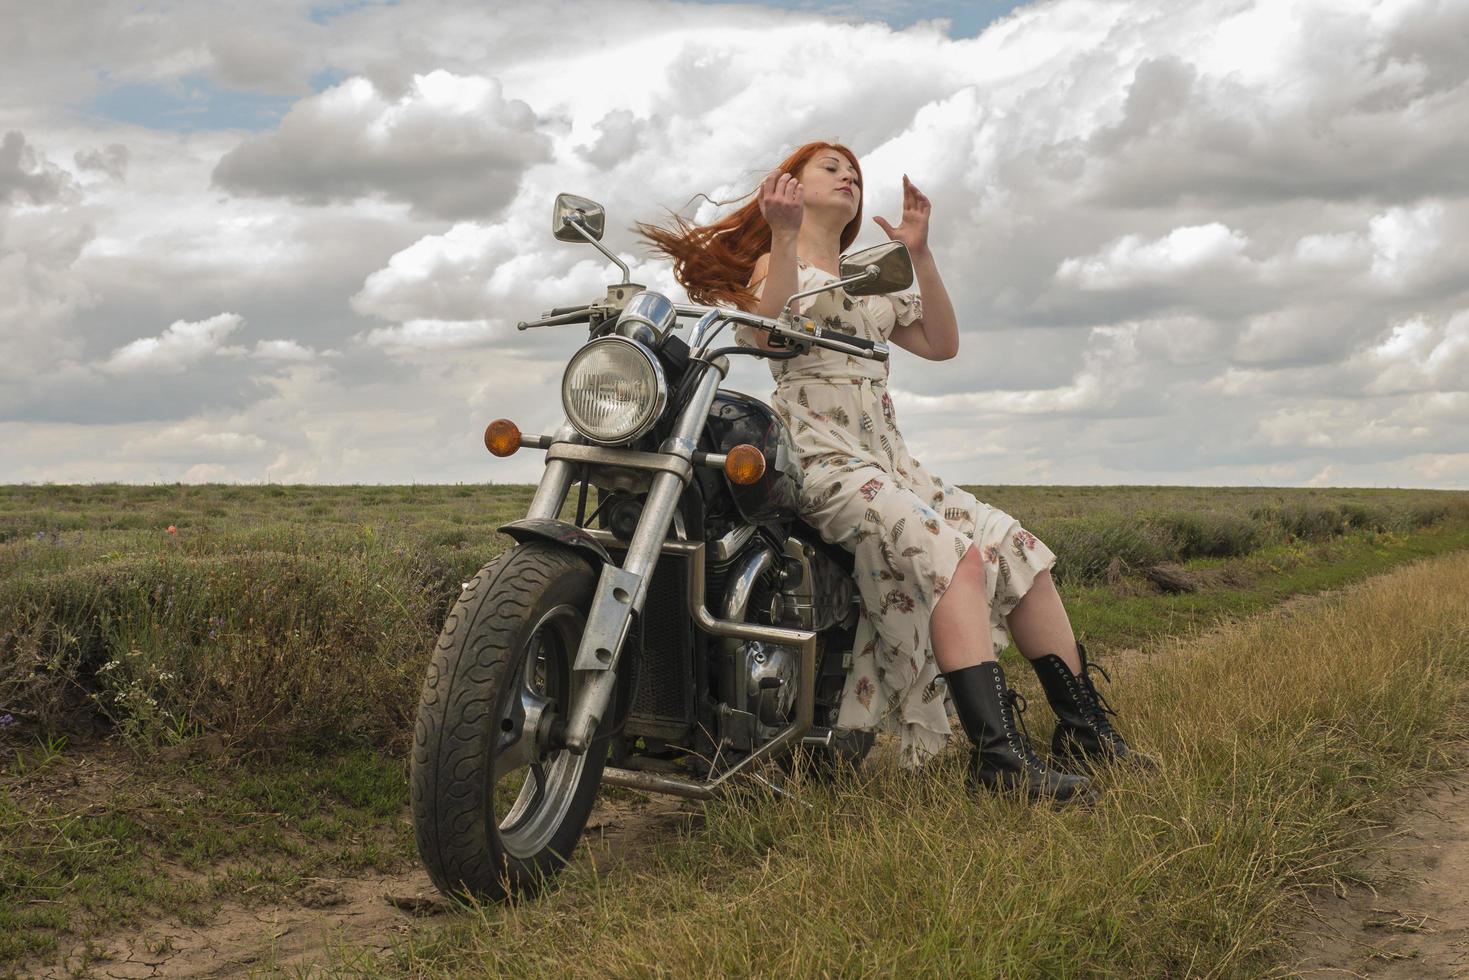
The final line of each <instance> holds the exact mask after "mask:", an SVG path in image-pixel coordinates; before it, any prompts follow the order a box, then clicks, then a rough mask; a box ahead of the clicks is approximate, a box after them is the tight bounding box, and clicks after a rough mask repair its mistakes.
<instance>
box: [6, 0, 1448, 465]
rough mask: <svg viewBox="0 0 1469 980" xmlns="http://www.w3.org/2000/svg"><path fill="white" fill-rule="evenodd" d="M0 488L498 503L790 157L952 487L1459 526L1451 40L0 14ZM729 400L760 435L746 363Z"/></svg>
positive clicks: (700, 6) (804, 17) (1380, 15)
mask: <svg viewBox="0 0 1469 980" xmlns="http://www.w3.org/2000/svg"><path fill="white" fill-rule="evenodd" d="M0 13H3V15H4V21H5V23H6V29H5V31H4V32H0V482H4V483H18V482H31V483H36V482H48V481H50V482H68V483H70V482H83V483H85V482H97V481H122V482H143V483H154V482H174V481H183V482H244V483H259V482H272V483H410V482H417V483H454V482H466V483H468V482H531V481H533V480H534V479H536V477H537V475H538V472H539V468H540V458H539V457H540V454H538V453H533V452H529V451H523V452H521V453H519V454H517V455H516V456H514V457H512V458H511V459H509V460H496V459H494V458H493V457H490V456H489V455H488V454H487V453H486V452H485V451H484V449H483V445H482V443H481V434H482V432H483V428H484V426H485V424H486V423H487V422H488V421H490V420H491V419H494V418H497V417H501V416H508V417H511V418H513V419H515V420H516V421H517V422H518V423H519V424H520V425H521V428H522V429H523V430H524V431H551V430H552V429H553V428H554V427H555V425H556V424H558V422H559V421H560V415H561V413H560V404H559V398H558V394H557V393H558V387H559V380H560V375H561V370H562V368H563V366H564V364H565V362H566V359H567V358H568V357H569V356H570V354H571V353H572V352H573V351H574V350H575V349H576V347H577V345H578V343H579V341H580V340H582V339H583V334H582V333H580V332H579V330H578V328H575V327H572V328H564V329H562V330H554V329H546V330H539V331H526V332H519V331H516V329H515V326H514V325H515V323H516V321H518V320H522V319H529V318H533V317H535V316H537V315H539V313H540V312H541V311H542V310H545V309H548V308H550V307H553V306H567V305H572V304H575V303H579V302H585V301H588V300H590V299H593V298H595V297H597V296H600V295H601V294H602V292H603V290H604V287H605V285H606V284H607V283H609V282H612V281H614V280H615V278H616V272H615V270H614V269H613V267H612V266H611V265H609V264H608V263H606V262H605V261H604V260H603V259H602V258H601V256H600V255H598V254H597V253H595V252H594V251H593V250H592V249H591V248H590V247H589V246H585V245H581V246H578V245H574V244H567V243H561V242H557V241H555V240H553V239H552V237H551V234H550V215H551V202H552V200H553V198H554V197H555V195H556V194H557V193H558V192H561V191H570V192H572V193H577V194H581V195H583V196H586V197H591V198H593V199H595V200H598V201H600V202H602V203H603V204H604V205H605V206H606V208H607V212H608V231H607V235H606V238H605V239H604V241H605V243H606V244H607V245H608V246H609V247H610V248H611V249H613V250H614V251H615V252H617V253H618V254H619V255H621V256H622V257H623V258H624V259H625V260H626V261H627V262H629V263H630V264H631V265H632V268H633V278H634V279H635V281H637V282H640V283H644V284H646V285H647V286H649V287H650V288H654V289H659V290H663V291H666V292H668V293H669V294H671V295H673V296H675V297H676V298H678V299H682V298H683V296H682V292H681V290H680V289H679V287H678V286H677V284H676V283H675V282H674V280H673V278H672V275H671V272H670V269H669V267H668V264H667V262H666V261H665V260H661V259H659V258H658V257H656V256H655V255H653V254H652V253H650V252H649V250H648V249H647V247H646V245H645V244H644V243H643V242H641V241H639V239H638V238H637V236H636V235H635V234H634V232H633V230H632V226H633V224H634V222H637V221H659V220H664V219H666V217H667V215H668V214H669V213H670V212H678V213H681V214H683V215H685V216H687V217H690V218H692V219H694V220H698V221H705V220H709V219H712V218H713V217H715V216H717V215H718V214H721V213H723V210H724V208H721V207H717V206H715V205H713V204H711V203H709V202H708V201H707V200H705V199H704V198H700V197H696V195H700V194H704V195H707V197H708V198H711V199H713V200H715V201H734V200H737V199H739V198H740V197H741V196H742V195H746V194H748V193H749V192H751V191H752V190H753V189H754V187H755V185H756V184H757V183H758V181H759V179H760V177H761V176H763V174H764V173H765V172H766V171H767V170H768V169H769V168H770V167H772V166H773V165H774V164H775V163H776V162H778V161H779V160H780V159H781V158H782V157H784V156H785V155H786V154H787V153H788V152H789V151H790V150H791V149H793V148H794V147H795V146H797V145H799V144H801V143H803V142H806V141H807V140H810V139H835V140H840V141H842V142H844V143H846V144H847V145H849V146H850V147H852V149H853V150H855V151H856V152H857V153H858V154H859V155H860V157H861V159H862V164H863V168H864V172H865V177H866V185H867V187H866V191H867V195H866V196H867V200H866V201H865V207H864V212H865V215H866V216H867V220H866V224H867V227H866V229H865V230H864V231H863V233H862V235H861V237H859V239H858V241H857V244H856V247H862V246H865V245H871V244H876V243H878V242H880V241H882V240H884V239H885V237H886V236H885V235H884V234H883V232H882V231H881V229H880V228H879V227H878V226H877V225H876V224H874V223H873V222H872V221H871V220H870V219H871V217H872V216H873V215H882V216H885V217H887V218H889V219H890V220H892V221H893V222H894V223H896V222H897V219H898V217H899V213H900V202H901V184H900V181H901V178H902V175H903V174H905V173H906V174H908V175H909V176H910V178H911V179H912V180H913V181H914V183H915V184H916V185H917V186H918V187H919V188H921V189H922V190H923V191H924V192H925V193H926V194H927V195H928V196H929V198H930V199H931V200H932V201H933V205H934V211H933V218H932V230H931V242H932V245H933V250H934V253H935V256H936V260H937V263H938V267H939V269H940V271H941V273H942V274H943V277H944V281H945V283H946V285H947V288H948V290H949V293H950V295H951V296H952V298H953V300H954V304H955V308H956V310H957V311H958V314H959V321H960V329H961V349H960V352H959V355H958V356H957V357H956V358H954V359H953V360H950V361H945V362H937V363H936V362H928V361H923V360H920V359H919V358H917V357H914V356H912V355H910V354H907V353H906V352H895V353H894V356H893V362H892V380H891V387H892V390H893V396H894V400H895V402H896V404H897V411H898V420H899V425H900V427H901V428H902V431H903V432H904V435H905V438H906V439H907V441H908V443H909V445H910V448H911V449H912V450H913V452H914V454H915V455H916V456H918V457H919V458H920V459H922V460H923V461H924V462H925V463H926V464H927V465H928V466H929V467H930V468H931V469H933V470H934V471H935V472H938V473H940V474H942V475H943V476H945V477H946V478H947V479H949V480H952V481H961V482H966V483H1024V484H1185V485H1246V486H1410V487H1446V488H1466V487H1469V166H1466V165H1465V161H1466V160H1469V2H1464V0H1206V2H1196V3H1191V2H1186V0H1182V2H1181V0H1036V2H1032V3H1026V4H1021V3H1013V2H986V0H975V2H960V0H936V2H921V0H842V2H821V0H781V2H770V3H763V4H762V3H745V4H731V3H710V2H673V0H597V2H568V0H542V2H538V3H535V4H524V3H494V2H490V3H475V4H466V3H462V2H449V0H398V2H380V0H339V2H306V0H266V2H260V3H255V4H248V5H241V4H220V3H215V2H207V0H169V2H161V0H128V2H122V0H114V2H96V0H53V2H48V3H45V4H38V3H31V2H29V0H0ZM735 360H736V361H737V362H738V363H737V364H736V367H735V370H734V371H733V373H732V375H731V378H730V380H729V385H730V386H731V387H735V388H738V389H740V390H744V391H748V392H751V393H754V394H759V395H768V393H769V391H770V388H771V381H770V377H769V374H768V372H767V371H766V369H765V367H764V366H763V365H762V364H760V363H758V362H754V361H753V359H740V358H737V359H735Z"/></svg>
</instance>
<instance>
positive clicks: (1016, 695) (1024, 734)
mask: <svg viewBox="0 0 1469 980" xmlns="http://www.w3.org/2000/svg"><path fill="white" fill-rule="evenodd" d="M1005 700H1007V701H1009V702H1010V711H1011V713H1012V714H1013V715H1014V716H1015V724H1017V725H1019V726H1020V733H1019V738H1020V749H1019V751H1020V754H1021V755H1023V756H1026V757H1028V758H1029V759H1030V761H1031V762H1032V763H1033V764H1034V765H1035V766H1036V767H1038V768H1039V769H1040V770H1041V771H1042V772H1044V771H1045V768H1046V767H1045V765H1044V764H1043V763H1042V762H1041V761H1040V757H1039V756H1037V755H1036V754H1035V751H1034V750H1033V749H1032V748H1031V747H1030V746H1031V744H1032V740H1031V737H1030V729H1029V728H1027V727H1025V709H1026V701H1025V695H1023V694H1021V693H1020V692H1019V691H1017V690H1015V689H1014V688H1013V687H1012V688H1010V689H1009V690H1008V691H1006V692H1005Z"/></svg>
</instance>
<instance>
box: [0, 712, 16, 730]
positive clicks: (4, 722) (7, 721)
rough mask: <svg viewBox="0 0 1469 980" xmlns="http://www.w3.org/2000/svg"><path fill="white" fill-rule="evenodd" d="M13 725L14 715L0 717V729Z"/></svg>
mask: <svg viewBox="0 0 1469 980" xmlns="http://www.w3.org/2000/svg"><path fill="white" fill-rule="evenodd" d="M13 724H15V715H0V728H9V727H10V726H11V725H13Z"/></svg>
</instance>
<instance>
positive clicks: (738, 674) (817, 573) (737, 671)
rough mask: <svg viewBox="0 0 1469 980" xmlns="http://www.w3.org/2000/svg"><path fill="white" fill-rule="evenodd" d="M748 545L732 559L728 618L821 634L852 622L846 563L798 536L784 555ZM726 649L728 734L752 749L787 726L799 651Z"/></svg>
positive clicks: (759, 646)
mask: <svg viewBox="0 0 1469 980" xmlns="http://www.w3.org/2000/svg"><path fill="white" fill-rule="evenodd" d="M752 545H753V546H752V547H751V548H749V549H746V550H745V551H744V552H743V553H742V554H741V555H740V556H739V557H738V558H736V559H735V560H734V561H732V562H731V563H730V565H731V568H730V570H729V577H728V585H727V586H726V588H725V602H724V613H725V616H726V617H727V618H731V619H735V618H739V619H744V618H747V617H748V619H750V620H754V621H756V622H762V623H766V624H769V625H772V626H786V627H790V628H794V629H805V630H815V631H818V632H819V631H824V630H830V629H834V628H840V627H849V626H851V625H852V623H853V622H854V621H855V619H856V617H857V612H858V609H857V590H856V585H855V583H854V582H853V581H852V577H851V575H849V574H848V573H847V571H846V570H845V569H844V568H842V567H841V566H840V565H838V564H837V563H836V562H834V561H833V560H832V559H830V558H828V557H827V556H826V555H824V554H823V553H822V552H821V551H820V550H818V549H816V548H814V547H812V546H811V545H809V544H806V543H805V542H803V541H801V540H800V539H798V538H789V539H787V540H786V542H785V546H784V549H783V551H784V554H782V555H777V554H776V553H775V551H774V550H773V549H771V548H770V547H769V546H768V545H766V544H764V543H760V542H752ZM741 583H744V584H743V585H742V584H741ZM725 651H726V656H727V657H728V659H727V660H726V661H725V663H726V665H727V667H726V669H727V670H729V671H730V673H731V674H732V675H733V678H732V680H733V685H732V687H733V690H732V691H731V692H730V693H731V694H732V698H731V700H732V703H731V704H730V707H731V708H733V709H735V710H734V711H733V712H732V713H731V714H730V715H729V716H728V718H727V720H728V722H729V723H730V726H729V729H728V731H729V733H730V734H731V735H734V738H735V741H736V742H740V743H747V747H751V748H753V747H754V746H755V745H758V744H760V743H762V742H765V741H768V740H769V739H770V738H773V737H774V736H775V735H776V734H777V733H778V732H779V731H780V730H781V729H782V728H784V727H785V726H786V725H788V724H790V719H791V717H792V713H793V712H794V710H795V706H796V695H797V690H798V688H799V684H800V679H801V678H800V653H799V651H798V650H796V649H795V648H794V647H787V646H780V645H778V644H774V643H765V642H762V641H757V640H749V641H739V640H730V641H727V642H726V646H725ZM726 676H728V675H726ZM813 682H814V679H813ZM726 690H729V689H728V688H726ZM736 732H738V733H739V734H735V733H736Z"/></svg>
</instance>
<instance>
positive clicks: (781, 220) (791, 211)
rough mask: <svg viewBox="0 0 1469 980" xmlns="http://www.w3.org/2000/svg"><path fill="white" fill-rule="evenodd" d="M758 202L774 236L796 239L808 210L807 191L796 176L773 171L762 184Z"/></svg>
mask: <svg viewBox="0 0 1469 980" xmlns="http://www.w3.org/2000/svg"><path fill="white" fill-rule="evenodd" d="M757 200H758V201H759V204H760V213H761V214H762V215H763V216H764V217H765V223H766V224H768V225H770V232H771V234H772V235H777V236H779V235H786V236H789V237H790V238H795V237H796V233H797V232H799V231H800V230H801V216H802V214H804V213H805V210H806V204H805V201H806V189H805V188H804V187H802V186H801V182H800V181H799V180H797V179H796V178H795V175H793V174H785V173H780V172H778V171H773V172H772V173H771V174H770V176H768V177H766V178H765V180H763V181H762V182H761V184H760V193H759V197H758V198H757Z"/></svg>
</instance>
